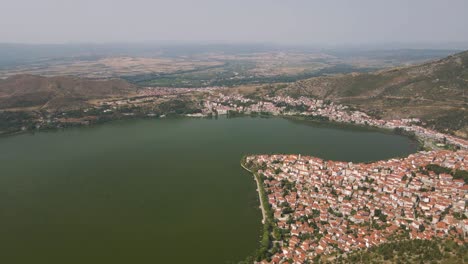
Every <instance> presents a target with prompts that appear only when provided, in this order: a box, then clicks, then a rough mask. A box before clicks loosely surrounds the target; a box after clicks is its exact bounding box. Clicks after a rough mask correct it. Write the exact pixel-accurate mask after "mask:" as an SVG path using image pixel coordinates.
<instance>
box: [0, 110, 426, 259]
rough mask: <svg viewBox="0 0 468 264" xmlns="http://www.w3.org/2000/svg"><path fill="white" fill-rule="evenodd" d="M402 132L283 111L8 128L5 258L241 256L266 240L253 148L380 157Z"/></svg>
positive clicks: (2, 206)
mask: <svg viewBox="0 0 468 264" xmlns="http://www.w3.org/2000/svg"><path fill="white" fill-rule="evenodd" d="M416 147H417V145H416V143H415V142H413V141H411V140H409V139H408V138H405V137H402V136H396V135H392V134H385V133H380V132H376V131H368V130H364V129H350V128H339V127H333V126H328V125H321V124H311V123H305V122H297V121H290V120H286V119H281V118H268V119H265V118H250V117H242V118H233V119H226V118H220V119H217V120H215V119H185V118H180V119H160V120H131V121H118V122H112V123H108V124H104V125H100V126H95V127H91V128H74V129H68V130H64V131H56V132H41V133H36V134H34V135H30V134H25V135H19V136H14V137H4V138H0V258H1V262H2V263H7V264H15V263H28V264H29V263H31V264H32V263H47V264H55V263H60V264H68V263H80V264H85V263H86V264H94V263H99V264H102V263H231V262H237V261H239V260H242V259H244V258H245V257H246V256H247V255H249V254H251V253H253V252H254V251H255V250H256V249H257V246H258V241H259V236H260V231H261V222H260V221H261V212H260V210H259V209H258V205H259V202H258V196H257V193H256V191H255V189H256V186H255V181H254V180H253V178H252V176H251V175H249V173H247V172H246V171H244V170H242V168H241V167H240V165H239V161H240V159H241V157H242V155H244V154H248V153H298V154H308V155H314V156H318V157H321V158H325V159H334V160H348V161H370V160H378V159H386V158H390V157H395V156H402V155H407V154H409V153H412V152H415V150H416Z"/></svg>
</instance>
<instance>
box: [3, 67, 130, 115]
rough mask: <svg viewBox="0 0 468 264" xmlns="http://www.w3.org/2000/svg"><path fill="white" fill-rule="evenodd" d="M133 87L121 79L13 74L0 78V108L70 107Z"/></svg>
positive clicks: (126, 91)
mask: <svg viewBox="0 0 468 264" xmlns="http://www.w3.org/2000/svg"><path fill="white" fill-rule="evenodd" d="M136 89H137V88H136V86H134V85H132V84H130V83H128V82H126V81H124V80H122V79H109V80H94V79H85V78H79V77H71V76H60V77H42V76H36V75H15V76H12V77H10V78H7V79H4V80H0V109H8V108H25V107H27V108H43V109H70V108H75V107H80V106H85V105H86V101H88V100H92V99H100V98H110V97H122V96H127V95H130V94H132V93H134V92H135V91H136Z"/></svg>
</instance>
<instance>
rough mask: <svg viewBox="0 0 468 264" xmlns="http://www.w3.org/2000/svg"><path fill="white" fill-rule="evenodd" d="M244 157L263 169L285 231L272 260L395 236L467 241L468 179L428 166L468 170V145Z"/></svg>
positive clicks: (349, 247)
mask: <svg viewBox="0 0 468 264" xmlns="http://www.w3.org/2000/svg"><path fill="white" fill-rule="evenodd" d="M246 163H247V164H249V166H250V167H252V168H257V169H258V171H256V172H255V173H258V174H259V175H261V176H262V180H263V182H262V183H263V186H264V189H265V191H266V194H267V196H268V202H269V205H270V206H271V209H272V211H273V215H274V221H275V225H276V227H275V228H279V229H280V230H282V231H281V234H282V235H281V238H280V239H278V241H275V242H274V244H275V245H276V247H279V250H275V252H274V255H273V256H272V258H271V262H269V263H282V262H284V261H285V260H292V261H293V262H294V263H303V262H304V261H306V260H312V259H313V258H314V257H316V256H317V255H328V254H332V253H336V252H339V253H342V252H349V251H353V250H357V249H363V248H368V247H372V246H375V245H379V244H382V243H385V242H388V241H390V240H395V239H432V238H435V237H439V238H444V239H453V240H454V241H455V242H457V243H459V244H463V243H466V242H468V238H467V234H468V220H467V216H468V212H467V210H466V203H467V198H468V185H466V184H465V182H464V180H463V179H454V178H453V176H452V175H451V174H448V173H440V172H438V173H436V172H434V171H433V170H430V169H426V168H428V165H430V166H434V164H435V165H437V166H441V167H444V168H448V169H450V170H453V171H456V170H468V151H466V150H459V151H457V152H453V151H446V150H439V151H429V152H419V153H416V154H412V155H410V156H408V157H407V158H404V159H390V160H386V161H379V162H375V163H370V164H364V163H359V164H354V163H351V162H336V161H324V160H322V159H319V158H315V157H307V156H301V155H261V156H249V157H247V159H246ZM430 166H429V167H430ZM263 262H265V263H267V262H268V261H266V260H265V261H263Z"/></svg>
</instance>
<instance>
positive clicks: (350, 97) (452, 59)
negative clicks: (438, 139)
mask: <svg viewBox="0 0 468 264" xmlns="http://www.w3.org/2000/svg"><path fill="white" fill-rule="evenodd" d="M260 92H267V91H266V90H260ZM269 93H271V90H270V91H269ZM274 94H276V95H290V96H293V97H298V96H309V97H316V98H321V99H325V100H331V101H334V102H338V103H342V104H347V105H351V106H353V107H356V108H359V109H362V110H364V111H366V112H368V113H371V114H374V115H376V116H379V117H382V118H385V119H391V118H407V117H418V118H421V119H422V120H424V121H425V122H426V123H427V125H428V126H431V127H433V128H435V129H438V130H441V131H444V132H451V133H455V134H456V135H458V136H462V137H467V136H468V109H467V106H468V51H465V52H462V53H458V54H455V55H452V56H449V57H446V58H444V59H441V60H437V61H432V62H428V63H425V64H421V65H416V66H410V67H400V68H393V69H389V70H383V71H378V72H373V73H351V74H345V75H333V76H325V77H317V78H311V79H306V80H302V81H298V82H295V83H293V84H290V85H288V86H286V87H281V88H280V89H276V90H275V91H274Z"/></svg>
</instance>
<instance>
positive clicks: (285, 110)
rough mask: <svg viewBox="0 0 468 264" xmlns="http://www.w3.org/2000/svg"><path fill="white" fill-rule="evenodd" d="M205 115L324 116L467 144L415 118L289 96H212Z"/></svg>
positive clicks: (205, 109)
mask: <svg viewBox="0 0 468 264" xmlns="http://www.w3.org/2000/svg"><path fill="white" fill-rule="evenodd" d="M203 111H204V113H211V112H213V111H215V112H217V113H218V114H227V113H228V112H229V111H234V112H239V113H246V114H250V113H253V112H257V113H262V112H263V113H269V114H272V115H286V116H287V115H303V116H314V117H325V118H327V119H328V120H330V121H334V122H342V123H353V124H359V125H368V126H373V127H380V128H386V129H395V128H401V129H403V130H405V131H407V132H411V133H414V134H415V135H416V136H417V137H418V138H420V139H422V140H433V141H436V142H440V143H441V144H442V143H443V144H451V145H454V146H458V147H461V148H464V149H466V148H468V141H466V140H463V139H460V138H457V137H454V136H451V135H447V134H443V133H440V132H437V131H434V130H431V129H428V128H425V127H422V126H420V125H418V124H419V123H420V120H419V119H417V118H409V119H401V120H382V119H375V118H372V117H370V116H369V115H367V114H366V113H364V112H361V111H356V110H351V109H349V107H347V106H344V105H340V104H335V103H333V102H328V101H324V100H319V99H313V98H307V97H300V98H297V99H296V98H291V97H289V96H275V97H269V96H265V97H264V98H263V99H262V100H252V99H249V98H245V97H243V96H242V95H239V94H234V95H223V94H218V95H211V96H209V97H208V98H207V100H206V101H205V103H204V109H203Z"/></svg>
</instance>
